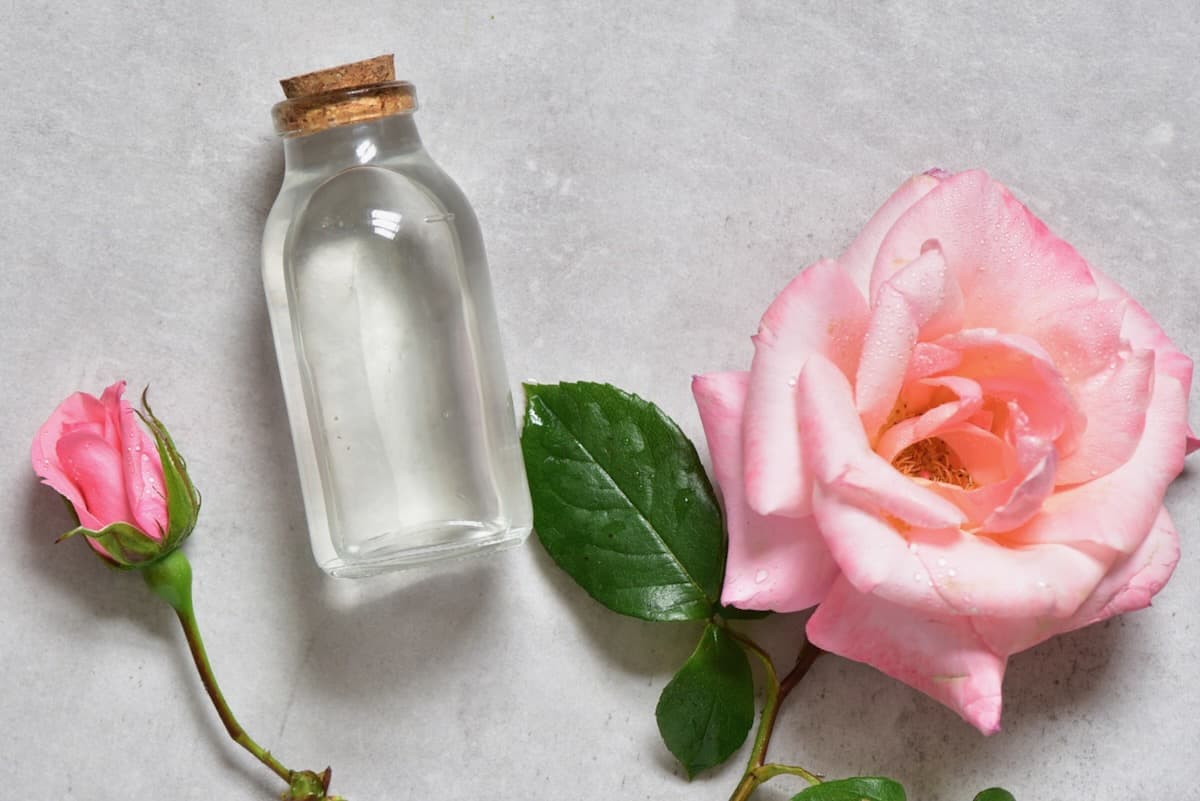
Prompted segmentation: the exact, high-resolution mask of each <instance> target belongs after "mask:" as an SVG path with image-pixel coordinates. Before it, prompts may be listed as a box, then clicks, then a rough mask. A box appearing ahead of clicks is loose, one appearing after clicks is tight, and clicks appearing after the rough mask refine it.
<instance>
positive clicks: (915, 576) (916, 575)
mask: <svg viewBox="0 0 1200 801" xmlns="http://www.w3.org/2000/svg"><path fill="white" fill-rule="evenodd" d="M923 579H924V576H922V575H921V574H920V573H913V581H921V580H923Z"/></svg>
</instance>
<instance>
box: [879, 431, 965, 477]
mask: <svg viewBox="0 0 1200 801" xmlns="http://www.w3.org/2000/svg"><path fill="white" fill-rule="evenodd" d="M892 466H893V467H895V468H896V469H897V470H899V471H900V472H901V473H903V474H904V475H906V476H912V477H913V478H924V479H927V480H929V481H940V482H941V483H943V484H953V485H955V486H956V487H962V488H963V489H974V488H975V486H976V485H975V479H973V478H971V474H970V473H969V472H967V469H966V468H965V467H963V466H962V462H960V461H959V459H958V457H957V456H956V455H955V454H954V451H952V450H951V449H950V446H949V445H947V444H946V443H945V441H944V440H942V439H941V438H940V437H929V438H928V439H923V440H920V441H918V442H914V443H913V444H912V445H909V446H908V447H907V448H905V449H904V450H902V451H900V453H898V454H896V458H895V459H892Z"/></svg>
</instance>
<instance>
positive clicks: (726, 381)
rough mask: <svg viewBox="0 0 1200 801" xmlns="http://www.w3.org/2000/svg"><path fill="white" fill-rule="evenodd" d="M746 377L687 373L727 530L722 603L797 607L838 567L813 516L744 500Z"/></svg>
mask: <svg viewBox="0 0 1200 801" xmlns="http://www.w3.org/2000/svg"><path fill="white" fill-rule="evenodd" d="M748 378H749V376H748V374H747V373H710V374H708V375H703V376H696V377H695V378H694V379H692V392H693V394H694V395H695V398H696V406H697V407H698V408H699V410H700V420H701V422H702V423H703V424H704V434H705V437H706V438H707V440H708V450H709V453H710V455H711V456H712V461H713V474H714V476H715V477H716V480H717V484H718V485H719V487H720V489H721V496H722V501H723V505H724V508H725V523H726V529H727V531H728V533H729V551H728V555H727V558H726V563H725V588H724V591H723V592H722V594H721V602H722V603H724V604H727V605H732V606H736V607H739V608H741V609H770V610H774V611H777V612H795V611H799V610H801V609H807V608H808V607H810V606H813V605H814V604H817V603H819V602H820V600H821V599H822V598H823V597H824V596H825V593H826V591H827V590H828V589H829V585H830V584H831V583H832V582H833V579H834V578H835V577H836V576H837V572H838V571H837V566H836V565H835V564H834V562H833V558H832V557H831V556H830V555H829V550H828V549H827V548H826V547H825V541H824V540H823V539H822V538H821V534H820V532H819V531H818V530H817V529H816V525H815V522H814V521H813V520H812V518H788V517H780V516H777V515H776V516H763V515H759V514H757V513H755V512H754V511H752V510H751V509H750V508H749V507H748V506H746V503H745V497H744V494H743V491H742V412H743V409H744V406H745V396H746V386H747V383H748Z"/></svg>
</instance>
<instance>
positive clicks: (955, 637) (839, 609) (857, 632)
mask: <svg viewBox="0 0 1200 801" xmlns="http://www.w3.org/2000/svg"><path fill="white" fill-rule="evenodd" d="M807 631H808V638H809V639H810V640H811V641H812V642H813V644H814V645H816V646H818V647H820V648H823V649H825V650H826V651H829V652H831V653H835V654H839V655H841V656H844V657H846V658H847V659H853V660H855V661H857V662H865V663H866V664H868V665H871V666H872V667H874V668H875V669H877V670H880V671H882V672H884V673H886V674H887V675H889V676H891V677H892V678H894V679H898V680H900V681H902V682H904V683H905V684H908V685H909V686H911V687H914V688H916V689H917V690H920V691H921V692H923V693H925V694H926V695H929V696H931V697H933V698H934V699H936V700H938V701H940V702H942V703H943V704H945V705H946V706H948V707H950V708H951V709H953V710H954V711H955V712H957V713H958V714H959V715H960V716H961V717H962V718H963V720H965V721H966V722H968V723H970V724H971V725H972V726H974V727H975V728H977V729H979V731H981V732H983V733H984V734H994V733H995V732H997V731H999V729H1000V706H1001V701H1000V685H1001V683H1002V681H1003V679H1004V666H1005V661H1006V659H1005V657H1004V656H1001V655H998V654H996V653H995V652H994V651H992V650H991V649H990V648H988V647H987V644H986V643H985V642H984V641H983V640H982V638H980V637H979V635H978V634H976V633H975V630H974V629H973V628H972V627H971V621H970V619H969V618H966V617H956V616H953V615H930V614H922V613H915V614H914V611H913V610H911V609H906V608H904V607H902V606H897V605H895V604H890V603H888V602H887V601H884V600H881V599H879V598H876V597H872V596H869V595H864V594H863V593H860V592H858V591H857V590H855V589H854V587H853V586H852V585H851V584H850V582H848V581H845V580H840V581H837V582H835V583H834V585H833V588H832V589H831V590H830V592H829V595H828V596H826V598H825V600H824V601H823V602H822V603H821V605H820V606H819V607H817V611H816V612H815V613H813V616H812V617H811V618H809V621H808V629H807Z"/></svg>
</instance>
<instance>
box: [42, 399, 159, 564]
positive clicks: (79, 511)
mask: <svg viewBox="0 0 1200 801" xmlns="http://www.w3.org/2000/svg"><path fill="white" fill-rule="evenodd" d="M124 392H125V382H124V381H118V382H117V383H115V384H113V385H112V386H110V387H109V388H108V389H106V390H104V393H103V394H102V395H101V396H100V397H99V398H97V397H95V396H93V395H89V394H87V393H85V392H76V393H75V394H74V395H72V396H70V397H69V398H67V399H66V400H65V401H63V402H62V403H60V404H59V406H58V408H57V409H55V410H54V412H53V413H52V414H51V415H50V418H49V419H48V420H46V422H45V423H43V424H42V427H41V428H40V429H38V432H37V435H36V436H35V437H34V439H33V447H32V448H31V450H30V458H31V461H32V462H33V469H34V472H36V473H37V474H38V475H39V476H41V478H42V483H44V484H46V485H48V486H50V487H52V488H53V489H55V490H56V491H58V493H59V494H60V495H62V496H63V497H64V498H66V499H67V501H68V502H69V503H70V504H71V506H72V507H73V508H74V509H75V514H76V515H77V516H78V517H79V524H80V525H81V526H83V527H84V528H86V529H89V530H91V531H100V530H101V529H103V528H105V527H106V526H108V525H110V524H112V523H128V524H130V525H131V526H133V527H134V528H136V529H138V530H139V531H141V532H142V533H143V534H145V535H146V537H148V538H149V539H152V540H156V541H157V540H161V539H162V538H163V534H164V532H165V530H166V528H167V522H168V520H167V501H166V495H165V490H164V484H163V467H162V459H161V457H160V456H159V454H158V449H157V447H156V445H155V442H154V438H153V437H151V436H150V435H149V434H148V433H147V432H146V430H145V429H144V428H142V427H141V425H139V424H138V418H137V415H136V413H135V412H134V411H133V407H131V406H130V405H129V401H127V400H125V399H124V398H123V397H121V396H122V395H123V394H124ZM87 540H88V544H89V545H91V546H92V548H93V549H94V550H95V551H96V552H97V553H98V554H100V555H101V556H104V557H108V556H109V554H108V553H107V552H106V551H105V550H104V547H103V546H102V545H100V543H98V542H96V541H95V540H94V539H92V538H91V537H88V538H87Z"/></svg>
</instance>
